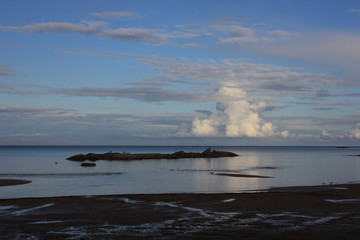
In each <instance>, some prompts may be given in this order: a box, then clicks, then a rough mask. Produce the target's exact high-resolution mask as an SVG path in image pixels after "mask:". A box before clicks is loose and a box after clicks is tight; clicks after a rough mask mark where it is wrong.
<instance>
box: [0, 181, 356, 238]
mask: <svg viewBox="0 0 360 240" xmlns="http://www.w3.org/2000/svg"><path fill="white" fill-rule="evenodd" d="M0 222H1V225H0V238H1V239H359V236H360V235H359V234H360V231H359V228H358V226H359V225H360V184H345V185H323V186H312V187H289V188H276V189H270V190H268V191H267V192H257V193H238V194H151V195H112V196H108V195H107V196H76V197H53V198H26V199H3V200H0Z"/></svg>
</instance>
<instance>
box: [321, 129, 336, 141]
mask: <svg viewBox="0 0 360 240" xmlns="http://www.w3.org/2000/svg"><path fill="white" fill-rule="evenodd" d="M320 138H321V139H323V140H330V139H332V138H333V136H332V135H331V134H330V133H328V132H327V131H326V130H322V131H321V134H320Z"/></svg>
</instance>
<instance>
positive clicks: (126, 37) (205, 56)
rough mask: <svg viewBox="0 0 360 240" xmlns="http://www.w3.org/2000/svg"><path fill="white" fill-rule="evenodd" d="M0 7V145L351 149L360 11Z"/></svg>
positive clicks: (357, 119) (143, 5)
mask: <svg viewBox="0 0 360 240" xmlns="http://www.w3.org/2000/svg"><path fill="white" fill-rule="evenodd" d="M0 4H1V7H0V144H2V145H13V144H14V145H22V144H25V145H26V144H34V145H36V144H51V145H57V144H59V145H72V144H77V145H83V144H84V145H85V144H91V145H93V144H94V145H108V144H114V145H138V144H139V145H358V144H359V143H360V104H359V103H360V101H359V100H360V68H359V63H360V2H359V1H357V0H327V1H321V0H318V1H310V0H274V1H268V0H263V1H261V0H255V1H241V0H237V1H230V0H228V1H223V0H222V1H220V0H213V1H208V0H207V1H202V0H198V1H196V0H195V1H194V0H192V1H187V0H182V1H175V0H167V1H145V0H132V1H108V0H103V1H100V0H97V1H95V0H92V1H82V0H77V1H40V0H34V1H26V0H11V1H10V0H3V1H1V3H0Z"/></svg>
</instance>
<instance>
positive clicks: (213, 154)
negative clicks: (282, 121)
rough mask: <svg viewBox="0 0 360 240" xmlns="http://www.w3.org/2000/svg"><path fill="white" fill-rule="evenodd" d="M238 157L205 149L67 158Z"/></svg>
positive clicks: (76, 159) (111, 153) (83, 155)
mask: <svg viewBox="0 0 360 240" xmlns="http://www.w3.org/2000/svg"><path fill="white" fill-rule="evenodd" d="M236 156H239V155H237V154H236V153H232V152H224V151H216V150H213V151H211V148H207V149H206V150H205V151H203V152H201V153H199V152H184V151H178V152H174V153H170V154H164V153H115V152H112V151H110V152H107V153H88V154H77V155H74V156H71V157H69V158H67V160H72V161H80V162H82V161H85V160H89V161H97V160H143V159H180V158H220V157H236Z"/></svg>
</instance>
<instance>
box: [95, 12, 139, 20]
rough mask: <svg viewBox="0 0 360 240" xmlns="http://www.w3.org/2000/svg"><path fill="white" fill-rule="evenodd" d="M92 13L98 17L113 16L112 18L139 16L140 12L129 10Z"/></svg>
mask: <svg viewBox="0 0 360 240" xmlns="http://www.w3.org/2000/svg"><path fill="white" fill-rule="evenodd" d="M91 15H92V16H94V17H98V18H111V19H118V18H127V17H139V15H138V14H136V13H134V12H128V11H106V12H93V13H92V14H91Z"/></svg>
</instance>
